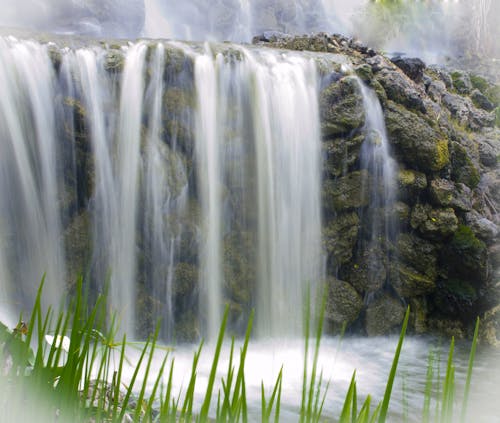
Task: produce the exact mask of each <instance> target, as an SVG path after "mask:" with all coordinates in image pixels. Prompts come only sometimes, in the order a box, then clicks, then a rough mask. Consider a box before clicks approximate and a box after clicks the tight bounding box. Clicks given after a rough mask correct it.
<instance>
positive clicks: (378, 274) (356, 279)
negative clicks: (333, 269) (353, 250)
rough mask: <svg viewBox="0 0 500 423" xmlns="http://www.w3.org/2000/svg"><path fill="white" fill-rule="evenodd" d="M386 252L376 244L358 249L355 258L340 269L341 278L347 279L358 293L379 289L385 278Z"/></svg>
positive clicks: (370, 292)
mask: <svg viewBox="0 0 500 423" xmlns="http://www.w3.org/2000/svg"><path fill="white" fill-rule="evenodd" d="M386 265H387V254H386V253H385V252H384V251H382V250H381V249H380V248H379V247H378V246H371V247H367V248H365V249H364V250H362V251H358V252H357V254H356V258H355V259H354V260H353V261H352V262H351V263H349V264H348V265H346V266H345V267H343V268H342V269H341V277H342V279H344V280H346V281H348V282H349V283H350V284H351V285H352V286H354V288H356V290H357V291H358V292H359V293H362V294H365V295H366V294H372V293H374V292H377V291H379V290H380V289H382V287H383V286H384V285H385V282H386V280H387V270H386Z"/></svg>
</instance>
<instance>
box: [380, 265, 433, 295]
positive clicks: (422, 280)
mask: <svg viewBox="0 0 500 423" xmlns="http://www.w3.org/2000/svg"><path fill="white" fill-rule="evenodd" d="M390 282H391V285H392V287H393V288H394V290H395V291H396V292H397V293H398V295H399V296H400V297H401V298H412V297H418V296H421V295H427V294H430V293H431V292H433V291H434V290H435V289H436V283H435V281H434V280H433V279H432V278H430V277H429V276H427V275H425V274H422V273H420V272H418V271H417V270H415V269H414V268H412V267H411V266H407V265H405V264H403V263H397V262H396V263H393V265H392V269H391V277H390Z"/></svg>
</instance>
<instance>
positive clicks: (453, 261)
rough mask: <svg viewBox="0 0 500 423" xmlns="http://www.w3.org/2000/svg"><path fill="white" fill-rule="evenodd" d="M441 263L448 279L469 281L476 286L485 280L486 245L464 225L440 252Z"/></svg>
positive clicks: (459, 227) (486, 269) (486, 270)
mask: <svg viewBox="0 0 500 423" xmlns="http://www.w3.org/2000/svg"><path fill="white" fill-rule="evenodd" d="M441 262H442V263H443V265H445V266H446V267H447V268H448V275H449V276H450V277H455V278H460V279H462V280H466V281H471V283H473V284H474V285H476V286H477V285H480V283H481V282H484V281H485V280H486V278H487V273H488V268H487V263H488V254H487V248H486V244H485V243H484V242H483V241H481V240H479V239H478V238H477V237H476V235H475V234H474V231H473V230H472V229H471V228H470V227H468V226H466V225H460V226H458V228H457V230H456V231H455V233H454V234H453V237H451V239H450V240H449V242H448V243H447V244H446V245H445V246H444V248H443V249H442V250H441Z"/></svg>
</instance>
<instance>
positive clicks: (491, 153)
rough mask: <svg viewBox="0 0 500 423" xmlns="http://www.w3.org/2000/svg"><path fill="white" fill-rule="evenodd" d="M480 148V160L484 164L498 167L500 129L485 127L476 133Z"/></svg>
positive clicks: (476, 140)
mask: <svg viewBox="0 0 500 423" xmlns="http://www.w3.org/2000/svg"><path fill="white" fill-rule="evenodd" d="M474 141H475V142H476V143H477V145H478V148H479V160H480V162H481V164H482V165H483V166H487V167H496V165H497V163H498V158H499V157H500V129H498V128H494V129H484V130H483V131H481V132H480V133H479V134H476V135H475V138H474Z"/></svg>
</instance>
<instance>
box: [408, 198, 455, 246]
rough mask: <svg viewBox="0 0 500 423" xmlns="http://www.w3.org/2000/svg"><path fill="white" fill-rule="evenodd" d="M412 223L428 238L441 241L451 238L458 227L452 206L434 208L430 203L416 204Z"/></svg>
mask: <svg viewBox="0 0 500 423" xmlns="http://www.w3.org/2000/svg"><path fill="white" fill-rule="evenodd" d="M410 224H411V227H412V228H413V229H416V230H418V231H419V233H420V234H421V235H422V236H423V237H424V238H426V239H429V240H433V241H439V240H445V239H447V238H449V237H450V236H451V235H453V234H454V233H455V231H456V230H457V229H458V219H457V216H456V215H455V211H454V210H453V209H452V208H445V209H433V208H432V207H431V206H430V205H428V204H416V205H415V206H414V207H413V209H412V212H411V218H410Z"/></svg>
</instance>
